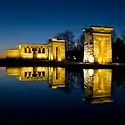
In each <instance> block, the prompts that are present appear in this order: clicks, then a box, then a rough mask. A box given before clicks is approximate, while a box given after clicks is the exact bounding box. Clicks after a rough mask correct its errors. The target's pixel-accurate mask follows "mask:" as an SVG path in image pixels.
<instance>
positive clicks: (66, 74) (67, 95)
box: [0, 67, 125, 125]
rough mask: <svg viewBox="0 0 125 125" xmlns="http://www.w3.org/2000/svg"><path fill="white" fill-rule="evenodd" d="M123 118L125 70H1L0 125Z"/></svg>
mask: <svg viewBox="0 0 125 125" xmlns="http://www.w3.org/2000/svg"><path fill="white" fill-rule="evenodd" d="M124 116H125V73H124V70H121V69H120V70H114V69H113V70H112V69H98V70H93V69H77V70H74V69H65V68H60V67H57V68H52V67H49V68H47V67H20V68H10V67H6V68H5V67H1V68H0V125H6V124H9V125H10V124H12V125H13V124H23V125H24V124H34V125H37V124H40V123H41V125H42V124H44V123H45V122H46V123H50V124H53V123H54V122H59V124H61V123H63V122H66V123H67V122H68V123H71V122H73V123H76V124H78V123H81V124H84V123H89V122H93V121H94V122H93V124H94V123H95V122H103V123H104V122H106V123H108V122H107V121H109V120H110V121H121V120H123V121H124V119H125V118H124Z"/></svg>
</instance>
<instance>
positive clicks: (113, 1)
mask: <svg viewBox="0 0 125 125" xmlns="http://www.w3.org/2000/svg"><path fill="white" fill-rule="evenodd" d="M91 25H105V26H113V27H115V29H116V31H117V32H118V33H119V32H120V31H122V30H125V2H124V0H103V1H101V0H45V1H44V0H1V1H0V52H3V51H4V49H5V48H12V47H15V46H16V45H17V44H19V43H46V42H47V39H49V38H51V37H53V36H54V35H56V33H58V32H63V31H65V30H66V29H69V30H71V31H73V32H74V33H75V35H76V36H78V35H80V34H81V33H82V31H81V29H82V28H83V27H89V26H91Z"/></svg>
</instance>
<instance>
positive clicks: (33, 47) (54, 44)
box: [6, 39, 65, 61]
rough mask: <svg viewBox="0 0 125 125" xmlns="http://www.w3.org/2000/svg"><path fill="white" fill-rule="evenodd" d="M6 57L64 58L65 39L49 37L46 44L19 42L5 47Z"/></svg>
mask: <svg viewBox="0 0 125 125" xmlns="http://www.w3.org/2000/svg"><path fill="white" fill-rule="evenodd" d="M6 58H23V59H33V58H34V59H43V60H56V61H63V60H65V40H57V39H50V40H49V42H48V44H21V45H18V46H17V47H16V49H7V50H6Z"/></svg>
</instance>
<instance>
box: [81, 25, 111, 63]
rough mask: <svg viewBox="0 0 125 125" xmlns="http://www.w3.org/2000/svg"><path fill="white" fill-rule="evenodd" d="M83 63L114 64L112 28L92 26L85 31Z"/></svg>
mask: <svg viewBox="0 0 125 125" xmlns="http://www.w3.org/2000/svg"><path fill="white" fill-rule="evenodd" d="M84 31H85V38H84V57H83V62H87V63H94V62H96V63H99V64H105V63H110V62H112V31H113V28H111V27H99V26H91V28H90V29H84Z"/></svg>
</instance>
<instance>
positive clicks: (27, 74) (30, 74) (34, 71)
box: [6, 67, 65, 88]
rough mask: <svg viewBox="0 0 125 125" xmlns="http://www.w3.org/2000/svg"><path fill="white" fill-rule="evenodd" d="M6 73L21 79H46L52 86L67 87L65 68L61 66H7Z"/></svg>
mask: <svg viewBox="0 0 125 125" xmlns="http://www.w3.org/2000/svg"><path fill="white" fill-rule="evenodd" d="M6 74H7V75H10V76H17V78H18V79H19V80H20V81H39V80H41V81H43V80H44V81H49V85H50V86H51V87H52V88H58V87H65V68H61V67H56V68H53V67H17V68H11V67H7V68H6Z"/></svg>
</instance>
